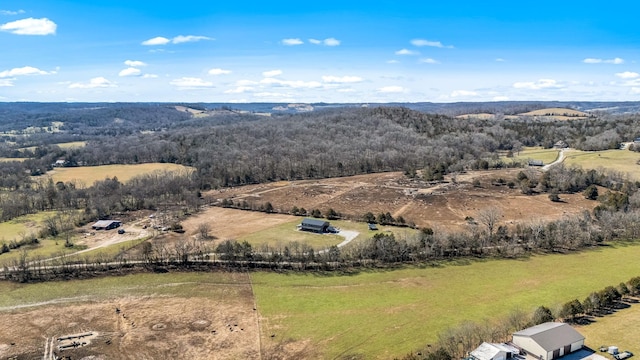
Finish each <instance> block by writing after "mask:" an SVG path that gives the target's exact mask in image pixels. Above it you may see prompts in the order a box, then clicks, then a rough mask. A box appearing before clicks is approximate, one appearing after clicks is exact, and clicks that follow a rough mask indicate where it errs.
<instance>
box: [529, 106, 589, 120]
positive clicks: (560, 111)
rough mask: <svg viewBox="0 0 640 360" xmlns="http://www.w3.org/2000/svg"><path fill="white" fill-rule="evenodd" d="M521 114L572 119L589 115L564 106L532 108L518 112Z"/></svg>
mask: <svg viewBox="0 0 640 360" xmlns="http://www.w3.org/2000/svg"><path fill="white" fill-rule="evenodd" d="M518 115H521V116H547V117H552V118H554V119H556V120H572V119H584V118H587V117H589V114H587V113H585V112H582V111H578V110H573V109H566V108H546V109H539V110H533V111H529V112H526V113H521V114H518Z"/></svg>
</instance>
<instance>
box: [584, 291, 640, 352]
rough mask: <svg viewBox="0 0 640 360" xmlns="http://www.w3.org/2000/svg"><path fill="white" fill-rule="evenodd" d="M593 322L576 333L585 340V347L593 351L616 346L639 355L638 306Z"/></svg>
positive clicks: (635, 305) (639, 308)
mask: <svg viewBox="0 0 640 360" xmlns="http://www.w3.org/2000/svg"><path fill="white" fill-rule="evenodd" d="M595 320H596V321H595V322H594V323H592V324H589V325H587V326H581V327H579V328H578V331H579V332H580V333H581V334H582V335H584V337H585V338H586V340H585V343H586V345H587V346H589V347H590V348H592V349H594V350H596V351H597V350H598V348H599V347H600V346H602V345H606V346H610V345H615V346H617V347H618V348H619V349H620V351H624V350H629V351H631V352H632V353H634V354H635V355H636V356H638V355H640V331H637V329H640V304H633V305H632V306H631V307H629V308H627V309H623V310H619V311H617V312H616V313H614V314H612V315H607V316H603V317H598V318H595Z"/></svg>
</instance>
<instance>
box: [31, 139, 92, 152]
mask: <svg viewBox="0 0 640 360" xmlns="http://www.w3.org/2000/svg"><path fill="white" fill-rule="evenodd" d="M51 145H56V146H58V147H59V148H61V149H74V148H75V149H77V148H83V147H85V146H87V142H86V141H71V142H65V143H57V144H51ZM36 148H37V146H28V147H23V148H20V149H19V150H30V151H34V150H35V149H36Z"/></svg>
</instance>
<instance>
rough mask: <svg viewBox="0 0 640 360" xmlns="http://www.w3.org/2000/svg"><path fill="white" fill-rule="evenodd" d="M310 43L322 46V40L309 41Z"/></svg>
mask: <svg viewBox="0 0 640 360" xmlns="http://www.w3.org/2000/svg"><path fill="white" fill-rule="evenodd" d="M309 42H310V43H312V44H314V45H320V44H322V40H318V39H309Z"/></svg>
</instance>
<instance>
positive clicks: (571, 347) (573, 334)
mask: <svg viewBox="0 0 640 360" xmlns="http://www.w3.org/2000/svg"><path fill="white" fill-rule="evenodd" d="M513 343H514V344H515V345H517V346H519V347H520V348H522V349H523V350H525V351H526V352H527V353H529V354H530V355H532V356H535V357H537V358H538V359H541V360H552V359H557V358H559V357H561V356H563V355H567V354H569V353H572V352H574V351H578V350H580V349H582V347H583V346H584V336H582V335H581V334H580V333H579V332H577V331H576V330H575V329H574V328H573V327H571V326H570V325H569V324H565V323H559V322H547V323H544V324H540V325H536V326H533V327H530V328H528V329H524V330H521V331H518V332H516V333H514V334H513Z"/></svg>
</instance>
